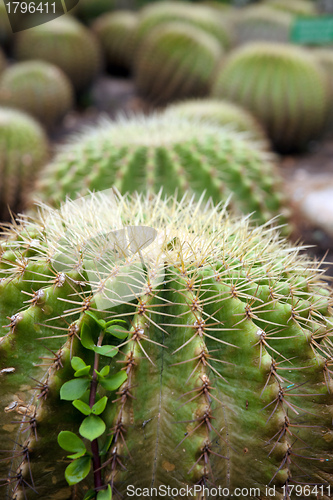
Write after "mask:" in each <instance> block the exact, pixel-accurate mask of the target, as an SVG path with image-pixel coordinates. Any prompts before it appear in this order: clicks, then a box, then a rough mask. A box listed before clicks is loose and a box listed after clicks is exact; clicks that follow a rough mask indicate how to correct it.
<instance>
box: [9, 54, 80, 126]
mask: <svg viewBox="0 0 333 500" xmlns="http://www.w3.org/2000/svg"><path fill="white" fill-rule="evenodd" d="M73 94H74V89H73V86H72V84H71V82H70V81H69V79H68V78H67V76H66V75H65V74H64V73H63V72H62V71H61V70H60V69H59V68H57V66H54V65H53V64H49V63H46V62H44V61H26V62H22V63H17V64H14V65H12V66H10V67H9V68H8V69H7V70H6V71H4V72H3V74H2V75H0V103H1V104H2V105H4V104H5V105H7V106H12V107H14V108H18V109H21V110H22V111H25V112H27V113H29V114H31V115H32V116H34V117H35V118H37V119H38V120H39V121H40V122H41V123H43V124H44V125H45V126H47V127H50V128H51V127H53V126H54V125H55V124H56V123H57V122H59V121H60V120H61V119H62V118H63V117H64V116H65V114H66V113H67V112H68V111H69V110H70V109H71V107H72V106H73V97H74V96H73Z"/></svg>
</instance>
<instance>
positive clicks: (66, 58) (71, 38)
mask: <svg viewBox="0 0 333 500" xmlns="http://www.w3.org/2000/svg"><path fill="white" fill-rule="evenodd" d="M15 54H16V57H17V59H19V60H27V59H41V60H43V61H46V62H49V63H51V64H55V65H56V66H58V67H59V68H60V69H62V70H63V72H64V73H66V75H67V76H68V78H69V79H70V80H71V81H72V83H73V85H74V87H75V89H76V90H82V89H84V88H85V87H87V85H89V84H90V83H91V82H92V81H93V79H94V78H95V77H96V75H97V73H98V71H99V69H100V65H101V54H100V47H99V45H98V43H97V40H96V39H95V37H94V36H93V34H92V33H91V32H90V31H89V30H88V29H87V28H86V27H85V26H83V25H82V24H81V23H79V22H78V21H76V20H75V19H74V18H71V17H70V16H62V17H60V18H58V19H54V20H53V21H52V22H49V23H46V24H42V25H40V26H37V27H35V28H31V29H28V30H25V31H22V32H21V33H19V34H18V35H17V40H16V47H15Z"/></svg>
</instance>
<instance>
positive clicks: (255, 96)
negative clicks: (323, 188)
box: [212, 42, 329, 152]
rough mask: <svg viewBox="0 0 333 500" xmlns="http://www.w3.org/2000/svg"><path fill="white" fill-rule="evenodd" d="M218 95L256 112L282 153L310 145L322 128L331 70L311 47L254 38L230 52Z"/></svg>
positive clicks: (215, 89) (217, 81)
mask: <svg viewBox="0 0 333 500" xmlns="http://www.w3.org/2000/svg"><path fill="white" fill-rule="evenodd" d="M212 95H213V96H215V97H223V98H226V99H230V100H232V101H234V102H235V103H237V104H240V105H242V106H244V107H245V108H247V109H248V110H249V111H251V112H252V113H253V114H254V115H255V116H256V117H257V118H258V119H259V120H260V121H261V122H262V124H263V125H264V126H265V127H266V130H267V132H268V135H269V136H270V138H271V139H272V141H273V143H274V144H275V146H276V148H277V149H278V150H280V151H282V152H289V151H292V150H302V149H304V148H305V147H306V146H307V144H308V142H309V141H311V140H312V139H316V138H317V137H318V136H320V134H321V133H322V131H323V129H324V126H325V123H326V120H327V109H328V106H329V91H328V82H327V79H326V75H325V73H324V71H323V70H322V68H321V67H320V66H319V64H317V63H316V61H315V60H314V58H313V56H312V55H311V54H309V53H308V52H307V51H306V50H305V49H302V48H300V47H294V46H291V45H285V44H273V43H270V44H269V43H267V42H266V43H252V44H249V45H247V46H246V47H241V48H239V49H237V50H236V51H234V52H233V53H231V54H230V56H229V58H228V60H227V61H225V64H224V65H223V66H221V68H220V70H219V71H217V74H216V77H215V82H214V84H213V88H212Z"/></svg>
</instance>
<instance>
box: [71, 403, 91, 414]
mask: <svg viewBox="0 0 333 500" xmlns="http://www.w3.org/2000/svg"><path fill="white" fill-rule="evenodd" d="M72 405H73V406H74V407H75V408H76V409H77V410H79V411H80V412H81V413H83V415H90V413H91V408H90V406H89V405H87V403H84V402H83V401H81V400H80V399H75V401H73V403H72Z"/></svg>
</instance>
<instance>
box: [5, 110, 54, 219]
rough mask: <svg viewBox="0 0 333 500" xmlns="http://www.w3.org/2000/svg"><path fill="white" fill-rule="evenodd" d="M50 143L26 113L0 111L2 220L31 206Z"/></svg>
mask: <svg viewBox="0 0 333 500" xmlns="http://www.w3.org/2000/svg"><path fill="white" fill-rule="evenodd" d="M47 152H48V144H47V139H46V136H45V134H44V132H43V130H42V128H41V127H40V126H39V125H38V123H36V122H35V120H33V119H32V118H30V117H29V116H27V115H26V114H25V113H22V112H20V111H16V110H14V109H9V108H0V172H1V175H0V220H2V221H3V220H8V219H9V218H10V212H9V211H10V210H11V211H13V212H15V213H17V212H18V211H20V210H23V209H24V208H25V206H26V204H27V200H28V196H29V193H30V191H31V188H32V185H33V182H34V179H35V178H36V174H37V172H38V170H39V169H40V168H41V167H42V165H43V164H44V163H45V162H46V159H47Z"/></svg>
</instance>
